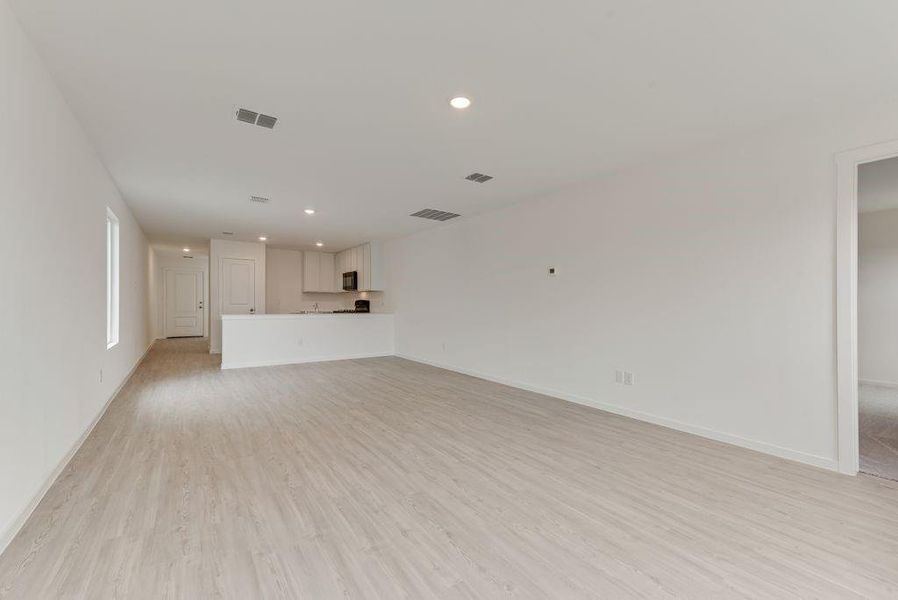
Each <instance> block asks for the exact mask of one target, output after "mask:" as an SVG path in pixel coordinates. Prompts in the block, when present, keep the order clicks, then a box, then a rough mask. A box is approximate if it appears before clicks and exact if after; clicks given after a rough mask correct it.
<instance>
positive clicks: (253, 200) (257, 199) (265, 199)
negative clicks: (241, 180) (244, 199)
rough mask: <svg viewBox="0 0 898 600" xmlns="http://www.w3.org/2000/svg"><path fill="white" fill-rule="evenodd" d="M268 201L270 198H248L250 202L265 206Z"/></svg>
mask: <svg viewBox="0 0 898 600" xmlns="http://www.w3.org/2000/svg"><path fill="white" fill-rule="evenodd" d="M270 200H271V199H270V198H263V197H262V196H250V197H249V201H250V202H256V203H258V204H266V203H268V202H269V201H270Z"/></svg>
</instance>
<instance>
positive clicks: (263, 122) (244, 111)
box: [237, 108, 278, 129]
mask: <svg viewBox="0 0 898 600" xmlns="http://www.w3.org/2000/svg"><path fill="white" fill-rule="evenodd" d="M237 120H238V121H243V122H244V123H251V124H253V125H258V126H259V127H265V128H266V129H274V124H275V123H277V122H278V118H277V117H272V116H271V115H262V114H259V113H257V112H255V111H253V110H249V109H248V108H238V109H237Z"/></svg>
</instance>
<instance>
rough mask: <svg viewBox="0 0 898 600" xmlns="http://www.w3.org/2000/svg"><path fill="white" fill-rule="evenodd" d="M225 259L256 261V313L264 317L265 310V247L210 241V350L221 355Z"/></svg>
mask: <svg viewBox="0 0 898 600" xmlns="http://www.w3.org/2000/svg"><path fill="white" fill-rule="evenodd" d="M223 258H245V259H251V260H254V261H255V262H256V274H255V286H256V298H255V299H256V313H257V314H264V313H265V312H266V309H265V244H262V243H256V242H235V241H231V240H214V239H213V240H210V243H209V269H210V273H209V298H210V302H209V307H210V309H211V310H210V311H209V319H210V321H209V331H210V337H209V351H210V352H213V353H219V352H221V287H220V283H219V281H220V278H221V277H220V276H221V260H222V259H223Z"/></svg>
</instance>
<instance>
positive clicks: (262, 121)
mask: <svg viewBox="0 0 898 600" xmlns="http://www.w3.org/2000/svg"><path fill="white" fill-rule="evenodd" d="M277 122H278V118H277V117H272V116H269V115H259V118H258V119H256V125H258V126H259V127H267V128H268V129H274V124H275V123H277Z"/></svg>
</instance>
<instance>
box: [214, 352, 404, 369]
mask: <svg viewBox="0 0 898 600" xmlns="http://www.w3.org/2000/svg"><path fill="white" fill-rule="evenodd" d="M381 356H394V355H393V354H392V353H387V354H384V353H376V354H349V355H347V354H341V355H339V356H314V357H312V358H303V359H301V360H277V361H264V360H260V361H249V362H230V363H224V362H223V363H221V368H222V370H224V369H249V368H253V367H277V366H279V365H301V364H305V363H313V362H327V361H331V360H353V359H356V358H378V357H381Z"/></svg>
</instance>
